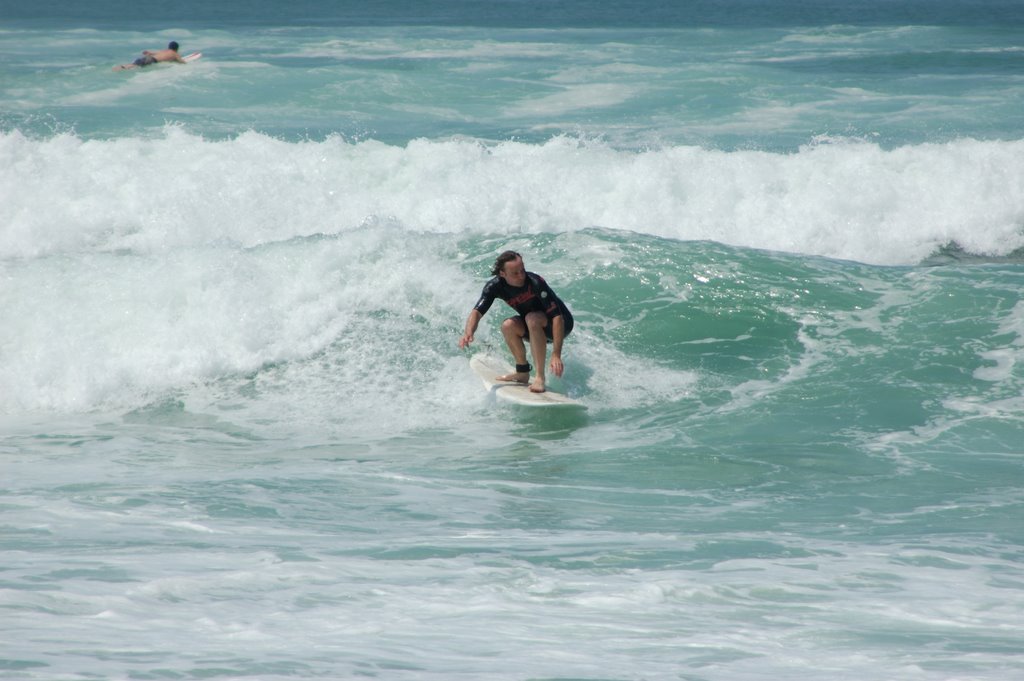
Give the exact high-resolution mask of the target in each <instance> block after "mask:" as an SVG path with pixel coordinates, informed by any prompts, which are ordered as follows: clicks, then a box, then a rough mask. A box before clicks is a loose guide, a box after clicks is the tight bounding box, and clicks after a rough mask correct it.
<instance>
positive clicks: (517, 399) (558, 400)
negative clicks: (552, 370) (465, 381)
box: [469, 355, 587, 409]
mask: <svg viewBox="0 0 1024 681" xmlns="http://www.w3.org/2000/svg"><path fill="white" fill-rule="evenodd" d="M469 366H470V368H472V369H473V371H474V372H475V373H476V375H477V376H479V377H480V380H482V381H483V383H484V387H485V388H486V389H487V390H489V391H490V392H492V393H494V396H495V397H496V398H498V399H499V400H503V401H505V402H510V403H512V404H518V405H522V406H525V407H560V408H563V409H564V408H575V409H586V408H587V407H586V405H585V404H583V403H581V402H577V401H576V400H574V399H573V398H571V397H569V396H568V395H565V394H563V393H560V392H557V391H554V390H551V388H550V387H549V388H548V389H547V390H545V391H544V392H542V393H535V392H530V387H529V386H528V385H526V384H523V383H512V382H508V381H499V380H498V376H504V375H505V374H510V373H512V367H511V366H510V365H509V364H506V363H505V362H503V361H502V360H500V359H496V358H494V357H491V356H489V355H473V357H472V358H470V360H469Z"/></svg>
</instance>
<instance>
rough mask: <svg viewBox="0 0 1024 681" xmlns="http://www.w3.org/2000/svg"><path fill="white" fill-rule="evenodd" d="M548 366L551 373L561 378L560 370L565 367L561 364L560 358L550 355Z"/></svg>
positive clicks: (563, 369)
mask: <svg viewBox="0 0 1024 681" xmlns="http://www.w3.org/2000/svg"><path fill="white" fill-rule="evenodd" d="M550 366H551V371H552V373H554V374H555V376H558V377H559V378H561V376H562V372H563V371H565V367H564V366H563V365H562V358H561V357H552V358H551V364H550Z"/></svg>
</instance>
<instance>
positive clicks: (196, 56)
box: [181, 52, 203, 61]
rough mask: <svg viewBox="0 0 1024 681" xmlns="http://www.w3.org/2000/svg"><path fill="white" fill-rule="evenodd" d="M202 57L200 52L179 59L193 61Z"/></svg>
mask: <svg viewBox="0 0 1024 681" xmlns="http://www.w3.org/2000/svg"><path fill="white" fill-rule="evenodd" d="M202 56H203V53H202V52H193V53H192V54H186V55H185V56H184V57H182V58H181V60H182V61H195V60H196V59H199V58H200V57H202Z"/></svg>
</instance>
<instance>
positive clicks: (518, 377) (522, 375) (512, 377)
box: [498, 371, 530, 383]
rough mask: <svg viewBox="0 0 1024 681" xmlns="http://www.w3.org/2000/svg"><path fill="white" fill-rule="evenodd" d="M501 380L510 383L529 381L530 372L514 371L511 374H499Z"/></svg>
mask: <svg viewBox="0 0 1024 681" xmlns="http://www.w3.org/2000/svg"><path fill="white" fill-rule="evenodd" d="M498 380H499V381H506V382H508V383H527V382H529V380H530V372H529V371H522V372H513V373H511V374H505V375H504V376H498Z"/></svg>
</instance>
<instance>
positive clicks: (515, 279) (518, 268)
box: [501, 258, 526, 286]
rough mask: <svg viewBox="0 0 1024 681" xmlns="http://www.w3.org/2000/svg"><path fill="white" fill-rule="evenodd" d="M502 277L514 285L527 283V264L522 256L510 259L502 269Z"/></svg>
mask: <svg viewBox="0 0 1024 681" xmlns="http://www.w3.org/2000/svg"><path fill="white" fill-rule="evenodd" d="M501 277H502V279H504V280H505V281H507V282H508V283H510V284H511V285H512V286H522V285H523V284H525V283H526V265H524V264H523V259H522V258H516V259H515V260H509V261H508V262H507V263H505V267H503V268H502V269H501Z"/></svg>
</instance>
